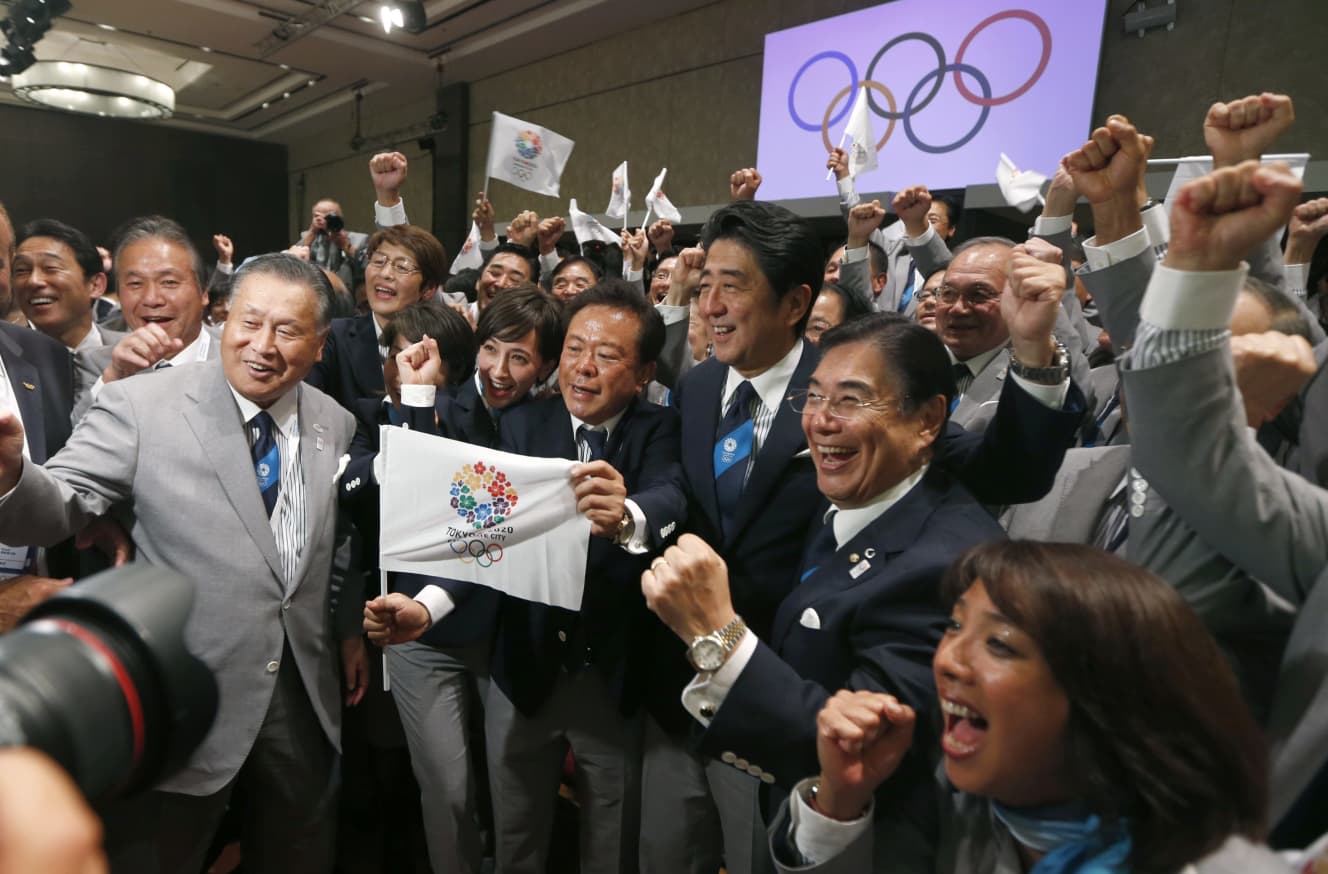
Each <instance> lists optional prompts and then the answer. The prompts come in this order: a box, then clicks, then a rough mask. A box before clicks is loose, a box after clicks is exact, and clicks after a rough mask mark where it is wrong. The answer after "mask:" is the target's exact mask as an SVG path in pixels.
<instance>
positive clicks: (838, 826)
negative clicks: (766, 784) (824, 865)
mask: <svg viewBox="0 0 1328 874" xmlns="http://www.w3.org/2000/svg"><path fill="white" fill-rule="evenodd" d="M813 782H815V778H813V777H808V778H807V779H805V780H802V781H800V782H799V783H798V785H797V786H794V787H793V792H792V793H790V795H789V843H791V844H793V847H794V849H796V850H797V851H798V855H800V856H802V858H803V859H804V860H805V861H806V862H807V863H808V864H809V865H816V864H819V863H821V862H825V861H828V860H830V859H833V858H834V857H835V856H838V855H839V854H840V853H842V852H844V850H846V849H848V847H849V845H850V844H852V843H853V842H854V841H855V840H857V839H858V838H859V837H860V836H861V835H862V833H863V832H865V831H867V829H869V828H871V825H872V807H873V806H874V802H873V803H871V804H868V805H867V809H866V811H864V812H863V814H862V816H860V817H858V818H857V819H850V820H848V821H846V822H841V821H840V820H837V819H831V818H830V817H828V816H825V815H823V814H820V813H817V812H816V811H815V810H813V809H812V806H811V805H810V804H808V803H807V795H808V794H809V792H810V789H811V785H812V783H813Z"/></svg>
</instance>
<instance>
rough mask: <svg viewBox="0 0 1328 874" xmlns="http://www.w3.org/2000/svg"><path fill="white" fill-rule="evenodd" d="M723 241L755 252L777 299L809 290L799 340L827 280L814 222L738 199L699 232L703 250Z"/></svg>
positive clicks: (759, 202)
mask: <svg viewBox="0 0 1328 874" xmlns="http://www.w3.org/2000/svg"><path fill="white" fill-rule="evenodd" d="M719 240H733V241H735V242H737V243H739V244H740V245H742V246H743V247H744V248H746V249H747V250H749V251H750V252H751V253H752V257H753V258H755V259H756V263H757V266H759V267H760V269H761V273H762V274H763V275H764V276H765V279H766V281H767V282H769V283H770V287H771V288H772V289H774V292H775V299H776V300H778V299H780V298H782V297H784V296H785V295H787V294H789V293H790V292H792V291H793V290H795V289H797V288H800V287H802V286H804V285H805V286H806V287H807V289H808V291H809V292H810V293H809V294H808V297H807V308H806V309H805V310H803V313H802V317H801V318H800V319H798V323H797V325H795V326H794V333H795V334H796V335H797V336H799V337H801V336H802V333H803V331H805V330H806V329H807V319H808V318H809V317H810V316H811V311H812V300H813V299H814V298H815V291H816V289H818V288H820V287H821V282H822V280H823V278H824V277H825V258H824V257H822V255H821V241H820V238H819V237H817V236H816V231H815V230H814V229H813V228H812V225H811V223H810V222H808V221H807V220H806V219H805V218H802V217H801V216H799V215H797V214H796V213H794V212H793V211H791V210H789V209H786V208H785V207H782V206H778V205H777V204H773V203H769V202H767V201H764V200H739V201H736V202H735V203H730V204H729V205H727V206H723V207H720V208H719V209H717V210H715V211H714V212H713V213H711V214H710V218H709V219H708V220H707V221H706V224H705V227H704V228H702V229H701V244H702V245H703V246H704V247H705V248H707V249H709V248H710V247H711V246H712V245H713V244H714V243H715V242H717V241H719Z"/></svg>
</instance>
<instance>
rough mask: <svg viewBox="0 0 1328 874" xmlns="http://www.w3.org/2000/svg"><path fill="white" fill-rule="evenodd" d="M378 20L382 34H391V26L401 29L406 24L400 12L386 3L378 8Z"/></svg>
mask: <svg viewBox="0 0 1328 874" xmlns="http://www.w3.org/2000/svg"><path fill="white" fill-rule="evenodd" d="M378 20H379V21H381V22H383V33H391V32H392V28H393V26H396V27H401V26H403V25H404V24H405V23H406V17H405V16H404V15H402V14H401V10H400V9H398V8H397V7H395V6H389V5H388V4H386V3H384V4H383V5H382V6H379V7H378Z"/></svg>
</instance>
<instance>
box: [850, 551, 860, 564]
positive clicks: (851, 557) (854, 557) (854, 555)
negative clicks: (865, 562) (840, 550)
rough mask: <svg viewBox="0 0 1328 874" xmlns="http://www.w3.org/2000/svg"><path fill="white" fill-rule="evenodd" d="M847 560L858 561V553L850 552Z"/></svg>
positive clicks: (855, 562)
mask: <svg viewBox="0 0 1328 874" xmlns="http://www.w3.org/2000/svg"><path fill="white" fill-rule="evenodd" d="M848 560H849V561H851V562H853V563H854V564H857V563H858V554H857V553H856V552H854V553H851V554H850V555H849V557H848Z"/></svg>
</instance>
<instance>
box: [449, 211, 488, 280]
mask: <svg viewBox="0 0 1328 874" xmlns="http://www.w3.org/2000/svg"><path fill="white" fill-rule="evenodd" d="M483 266H484V253H483V252H481V251H480V226H479V225H477V224H475V222H471V223H470V233H469V234H467V235H466V242H464V243H462V244H461V249H460V250H459V251H458V252H457V254H456V257H455V258H453V259H452V269H451V271H450V272H451V273H460V272H461V271H462V270H466V269H474V270H479V269H480V268H481V267H483Z"/></svg>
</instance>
